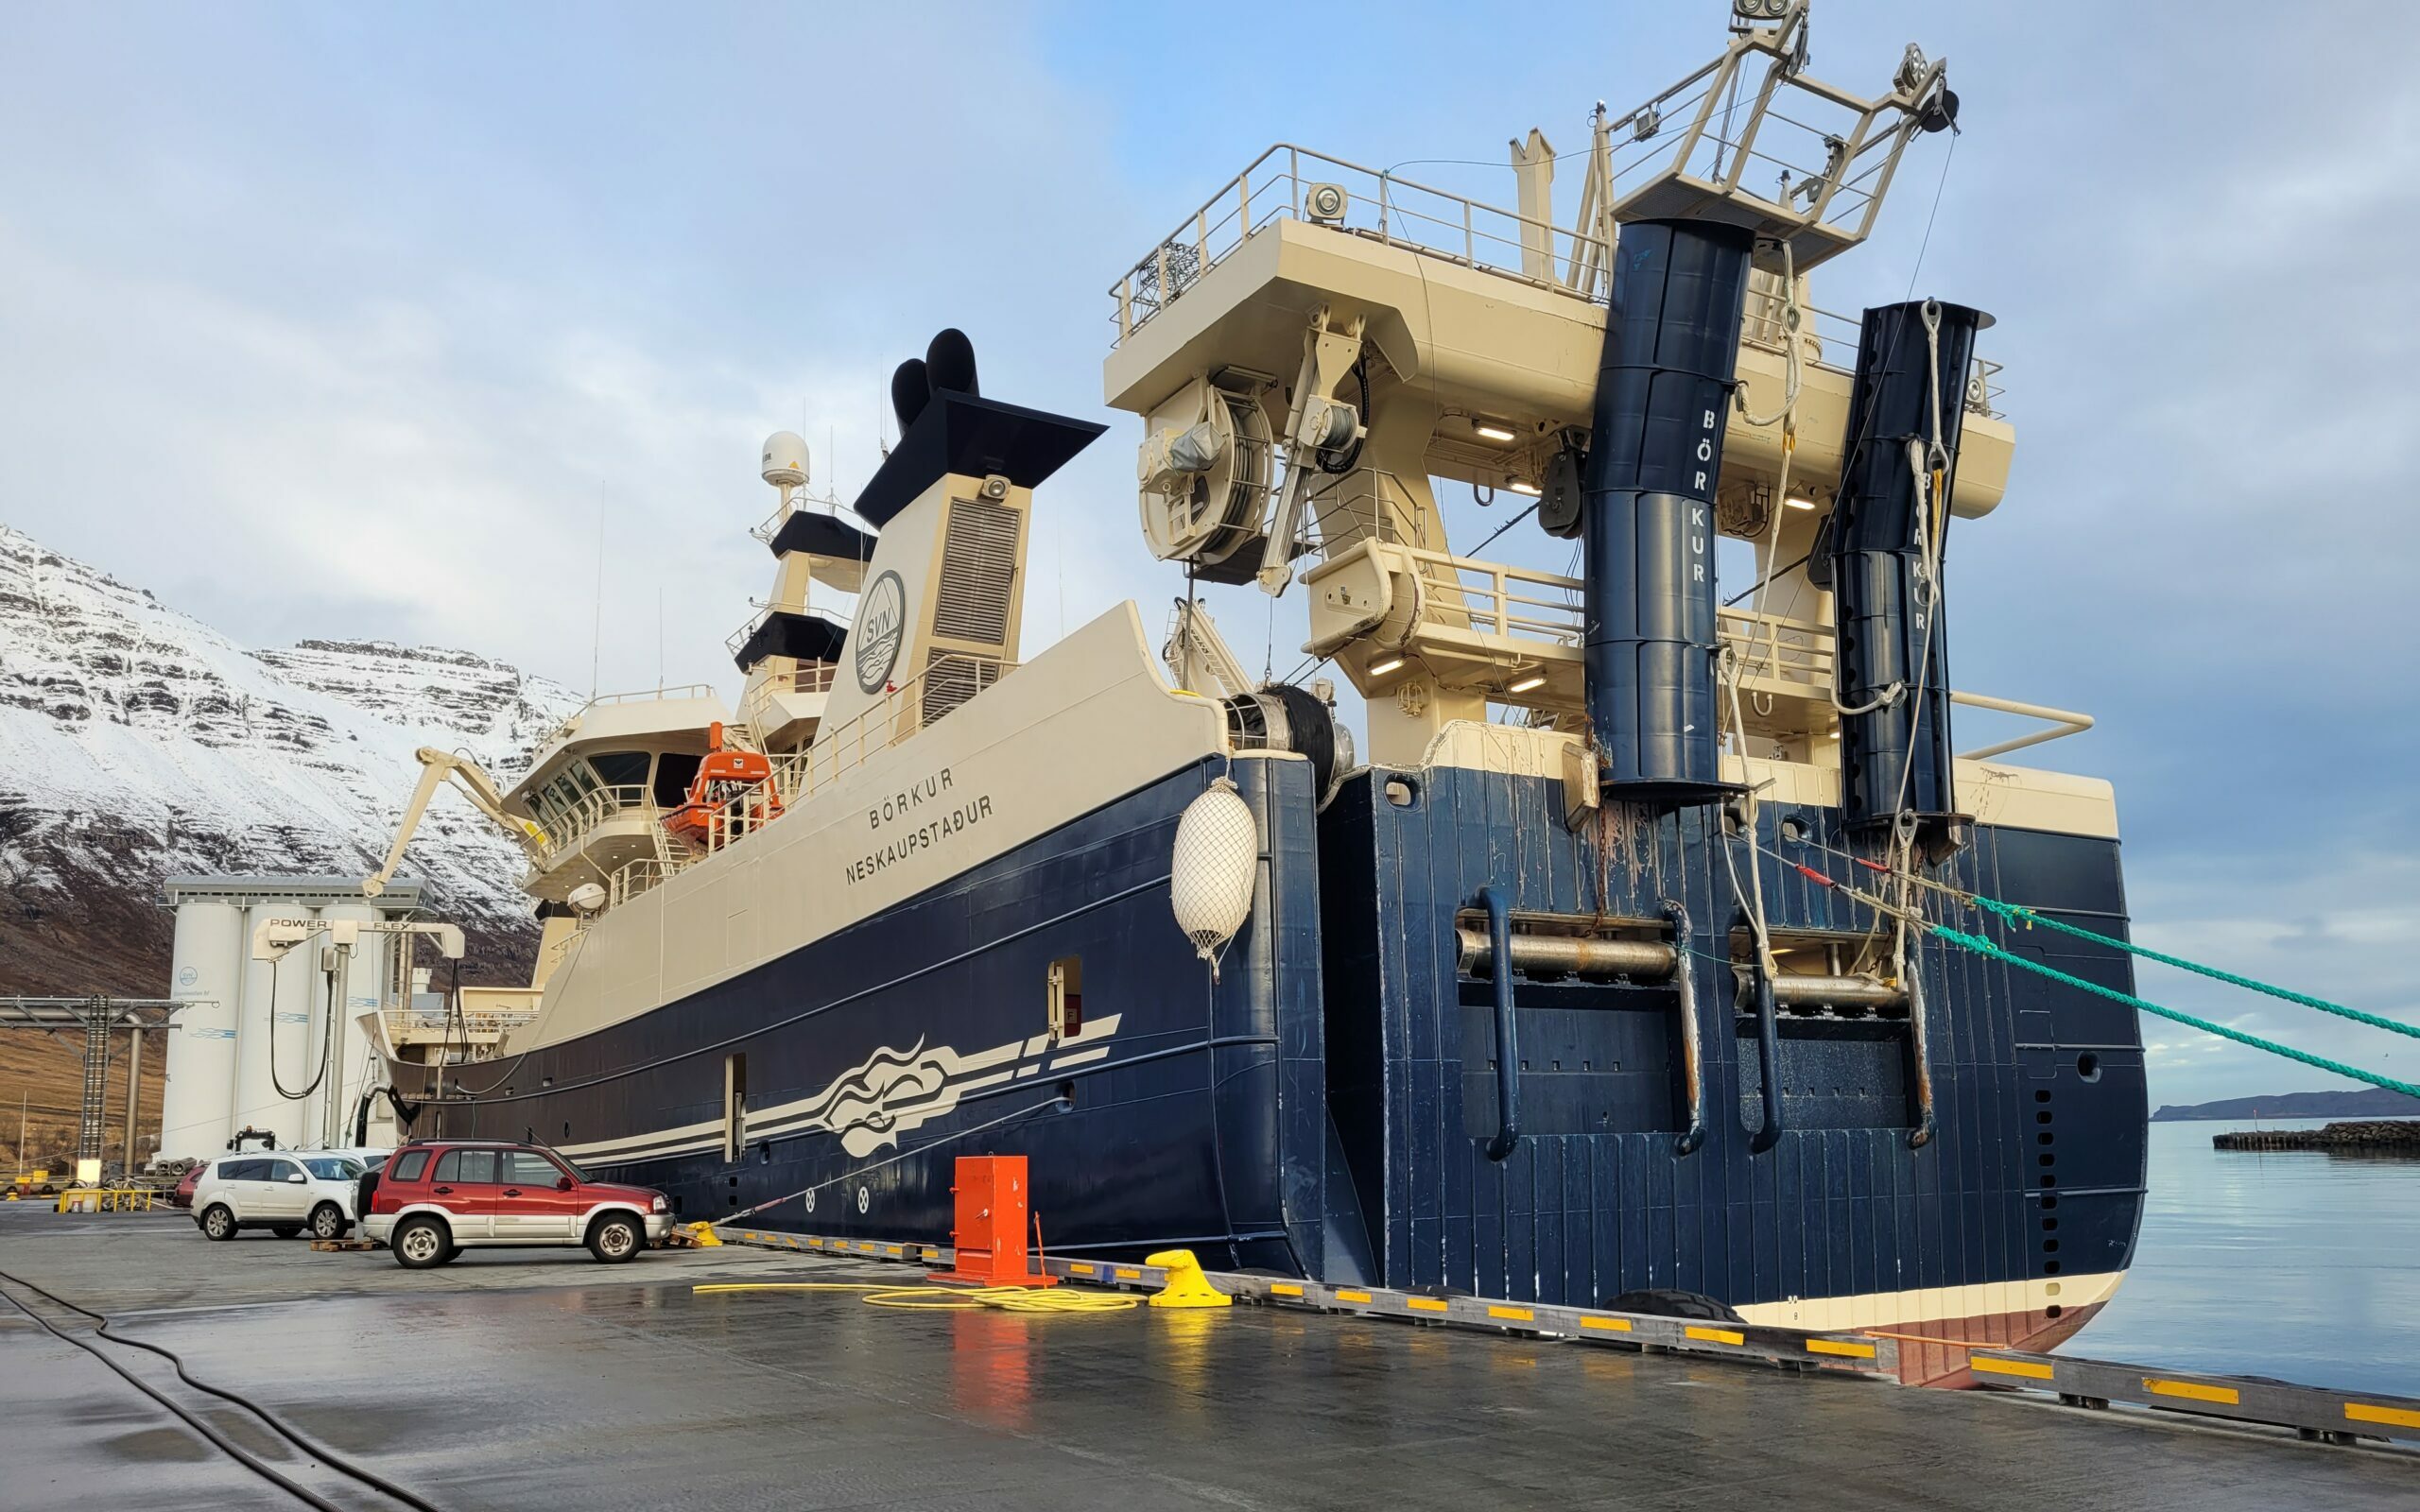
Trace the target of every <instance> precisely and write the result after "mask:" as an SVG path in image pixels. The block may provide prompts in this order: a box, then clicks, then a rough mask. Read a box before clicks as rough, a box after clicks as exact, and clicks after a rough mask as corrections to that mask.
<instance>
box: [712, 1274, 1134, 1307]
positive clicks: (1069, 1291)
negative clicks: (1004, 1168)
mask: <svg viewBox="0 0 2420 1512" xmlns="http://www.w3.org/2000/svg"><path fill="white" fill-rule="evenodd" d="M689 1290H690V1291H692V1292H856V1293H859V1294H861V1299H862V1300H863V1301H864V1302H865V1304H866V1305H867V1306H868V1307H895V1308H898V1309H900V1310H901V1311H903V1312H910V1313H919V1312H922V1313H969V1312H974V1311H976V1310H977V1309H978V1308H986V1307H988V1308H993V1309H995V1310H997V1311H999V1312H1003V1313H1123V1312H1125V1311H1126V1310H1127V1309H1128V1308H1130V1307H1140V1306H1142V1305H1143V1301H1144V1299H1143V1298H1142V1297H1137V1296H1132V1295H1130V1294H1127V1293H1124V1292H1080V1291H1077V1290H1075V1289H1073V1288H1063V1287H1057V1286H1047V1287H1045V1286H883V1285H877V1284H874V1283H872V1282H866V1281H714V1282H708V1283H706V1284H704V1285H700V1286H692V1287H690V1288H689Z"/></svg>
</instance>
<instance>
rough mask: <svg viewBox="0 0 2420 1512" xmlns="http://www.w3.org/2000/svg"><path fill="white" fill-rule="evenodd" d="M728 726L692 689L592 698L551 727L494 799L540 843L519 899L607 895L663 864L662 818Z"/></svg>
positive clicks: (712, 696)
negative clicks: (639, 871)
mask: <svg viewBox="0 0 2420 1512" xmlns="http://www.w3.org/2000/svg"><path fill="white" fill-rule="evenodd" d="M730 719H731V713H730V711H729V710H728V709H726V708H725V707H724V705H723V701H722V699H721V698H720V697H719V696H717V694H716V693H715V691H714V690H713V689H712V688H710V687H707V686H706V685H704V684H703V683H697V684H692V685H689V686H685V687H679V688H668V689H663V690H657V689H648V690H646V691H644V692H638V693H621V694H610V695H606V696H602V697H597V698H592V699H590V700H589V701H588V702H587V703H586V704H584V705H582V706H581V707H580V709H579V712H578V713H574V714H572V715H571V717H569V718H568V719H565V720H564V721H563V722H562V724H560V725H558V726H556V727H555V729H554V730H551V731H549V732H548V733H547V735H546V736H545V738H544V739H543V740H541V741H540V742H539V743H538V746H537V748H536V750H535V751H534V752H533V753H532V758H531V761H530V765H529V772H528V775H527V776H526V777H524V778H523V779H522V780H521V782H519V783H518V784H516V785H515V786H514V787H513V788H512V789H511V790H510V791H509V792H507V793H506V794H505V796H504V806H505V808H506V809H507V810H508V811H510V813H513V814H517V815H520V816H524V817H526V818H528V819H529V820H531V821H533V822H534V823H536V824H537V825H538V827H539V828H540V829H541V830H542V831H544V834H545V839H544V842H542V844H541V845H540V847H539V851H538V853H537V857H536V859H534V860H533V862H532V865H531V867H530V870H529V873H528V875H527V876H526V877H524V878H523V879H522V884H521V885H522V888H523V890H524V891H526V892H528V893H530V894H532V895H533V896H535V897H537V898H540V899H543V900H544V901H545V902H555V903H560V902H564V901H566V900H567V899H568V898H569V897H570V896H571V893H572V891H573V889H574V888H577V887H579V886H581V885H587V884H596V885H599V886H610V885H613V883H614V878H615V877H616V876H617V875H620V874H622V873H623V871H624V870H625V868H628V867H630V866H631V864H632V863H634V862H648V863H658V864H661V863H664V862H666V860H667V859H668V858H667V856H666V850H667V847H668V843H669V842H668V840H667V838H666V833H665V829H664V816H665V815H666V813H667V812H669V811H671V810H672V809H675V808H678V807H679V806H680V805H681V803H682V802H683V799H685V798H686V797H687V794H688V791H689V784H690V782H691V781H692V780H693V779H694V778H695V777H696V776H697V774H698V765H699V764H700V762H701V761H703V760H704V759H705V755H706V752H707V749H708V747H709V746H710V745H711V743H712V738H713V735H712V732H713V730H714V727H716V726H717V725H719V724H724V723H727V722H729V720H730Z"/></svg>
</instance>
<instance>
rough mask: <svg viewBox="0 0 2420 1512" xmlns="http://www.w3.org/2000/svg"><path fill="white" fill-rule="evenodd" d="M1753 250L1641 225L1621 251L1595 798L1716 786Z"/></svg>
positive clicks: (1693, 225)
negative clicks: (1719, 585)
mask: <svg viewBox="0 0 2420 1512" xmlns="http://www.w3.org/2000/svg"><path fill="white" fill-rule="evenodd" d="M1754 244H1755V237H1754V236H1753V235H1752V233H1750V232H1748V231H1746V230H1745V229H1743V228H1740V227H1737V226H1724V225H1718V224H1715V223H1712V222H1709V221H1697V220H1640V221H1633V222H1631V223H1630V224H1628V225H1625V226H1623V227H1622V228H1621V240H1620V243H1619V245H1618V246H1617V247H1616V250H1615V255H1614V292H1613V308H1612V310H1611V311H1610V312H1609V313H1608V314H1607V316H1606V318H1605V353H1604V360H1603V362H1602V363H1601V364H1600V365H1599V369H1598V372H1597V403H1596V409H1595V415H1594V432H1595V434H1594V436H1593V437H1592V438H1591V441H1590V444H1589V449H1588V466H1587V472H1586V474H1585V476H1584V478H1583V485H1582V491H1583V493H1584V494H1585V496H1586V512H1587V518H1586V521H1585V523H1584V524H1583V525H1582V531H1581V535H1582V545H1583V550H1584V552H1585V556H1586V562H1587V568H1586V572H1587V589H1586V597H1587V612H1588V625H1587V632H1586V634H1587V644H1586V648H1585V651H1584V653H1583V655H1584V662H1583V667H1584V671H1585V673H1586V677H1587V698H1588V722H1589V724H1590V726H1591V727H1592V728H1593V729H1594V730H1595V733H1596V740H1597V747H1598V750H1599V754H1600V755H1601V756H1602V758H1603V761H1604V767H1603V772H1604V786H1605V788H1606V790H1607V791H1609V792H1616V793H1618V794H1619V795H1620V796H1621V797H1624V798H1628V799H1648V800H1668V801H1678V802H1691V801H1703V800H1704V799H1709V798H1712V797H1714V796H1715V795H1716V794H1718V793H1720V792H1721V791H1722V788H1723V784H1722V780H1721V758H1720V748H1719V747H1718V745H1717V735H1718V731H1719V730H1720V719H1719V717H1718V716H1719V705H1718V703H1717V701H1716V696H1715V657H1716V654H1717V650H1718V645H1719V641H1718V638H1717V633H1716V621H1715V595H1714V493H1715V489H1716V486H1717V485H1718V484H1719V483H1720V478H1721V472H1722V434H1723V427H1724V423H1725V418H1726V416H1727V414H1728V412H1729V409H1730V404H1731V388H1732V384H1733V381H1734V379H1735V378H1736V377H1737V372H1738V362H1739V323H1740V312H1741V310H1742V307H1743V305H1742V301H1743V297H1744V296H1745V294H1746V291H1747V283H1748V254H1749V251H1750V249H1752V248H1753V246H1754Z"/></svg>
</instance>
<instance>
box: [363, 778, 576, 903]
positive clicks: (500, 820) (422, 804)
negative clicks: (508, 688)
mask: <svg viewBox="0 0 2420 1512" xmlns="http://www.w3.org/2000/svg"><path fill="white" fill-rule="evenodd" d="M414 754H415V755H417V756H418V757H419V758H420V765H421V774H420V785H419V786H418V787H415V788H413V789H412V797H411V801H410V802H408V803H406V804H405V805H404V818H403V822H402V823H400V824H398V825H397V826H395V843H394V844H392V845H390V846H389V847H388V848H387V859H386V861H385V862H384V863H382V864H381V865H380V866H379V868H378V869H377V870H376V871H373V872H372V873H371V874H370V875H369V876H367V877H364V878H363V879H362V880H361V890H362V892H363V893H365V894H367V895H368V896H370V897H372V898H375V897H377V896H378V895H379V894H380V893H383V892H385V891H386V890H387V884H388V882H389V880H390V879H391V878H392V877H393V876H394V875H395V868H397V867H399V866H401V865H403V861H404V848H405V847H406V846H408V845H410V844H411V842H412V835H413V834H414V833H417V832H418V831H419V829H420V821H421V816H422V815H423V814H425V813H427V812H428V800H429V799H432V798H435V797H436V796H437V790H438V788H439V787H441V786H442V785H443V784H444V783H445V782H447V781H448V780H449V779H450V780H451V781H452V782H453V783H454V785H455V787H456V788H458V789H459V790H460V792H461V794H462V796H463V797H464V798H466V799H470V801H471V806H472V807H473V808H475V809H477V810H478V811H479V812H480V813H481V814H484V815H486V816H488V817H489V818H491V819H493V820H494V821H495V823H496V824H497V826H498V827H500V828H501V829H503V830H504V832H505V833H508V834H510V835H511V836H512V837H513V839H514V840H516V841H518V842H519V843H520V846H521V849H522V850H523V851H527V853H528V855H529V858H530V859H531V860H532V861H538V860H543V859H544V854H545V847H546V832H545V831H544V830H542V829H540V828H538V826H536V825H535V824H532V823H530V822H529V821H528V820H527V819H525V818H522V817H521V816H519V815H516V814H510V813H508V812H506V810H505V807H504V795H503V794H502V793H501V792H499V791H498V790H497V788H496V785H495V779H494V778H493V777H490V776H489V775H488V774H487V772H486V770H485V769H484V768H482V767H481V766H480V765H479V764H478V763H476V762H475V761H473V760H471V759H470V758H469V757H468V756H457V755H455V754H454V753H453V752H452V751H445V750H439V749H438V748H437V747H434V746H423V747H421V748H420V749H419V750H418V751H417V752H415V753H414Z"/></svg>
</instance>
